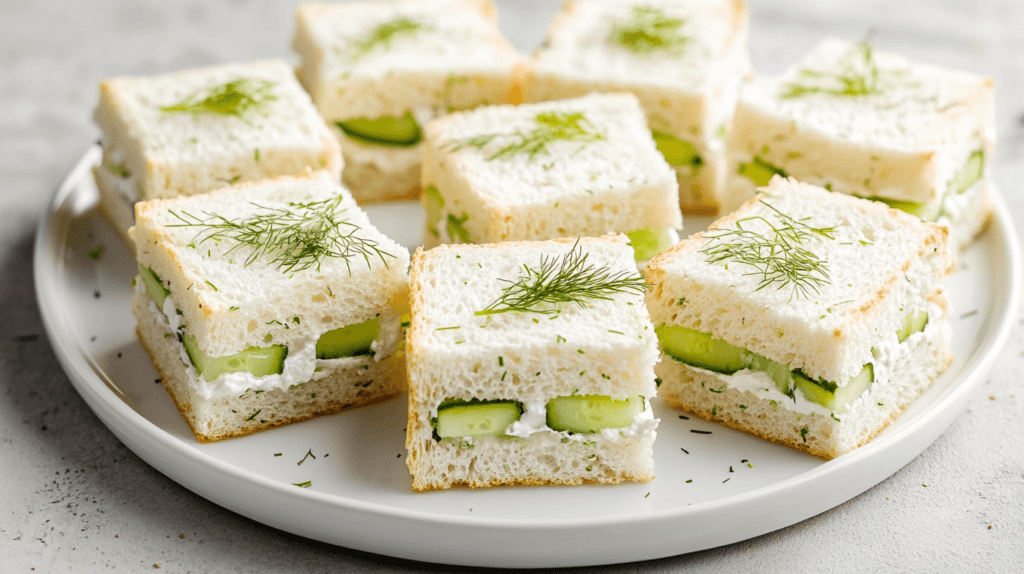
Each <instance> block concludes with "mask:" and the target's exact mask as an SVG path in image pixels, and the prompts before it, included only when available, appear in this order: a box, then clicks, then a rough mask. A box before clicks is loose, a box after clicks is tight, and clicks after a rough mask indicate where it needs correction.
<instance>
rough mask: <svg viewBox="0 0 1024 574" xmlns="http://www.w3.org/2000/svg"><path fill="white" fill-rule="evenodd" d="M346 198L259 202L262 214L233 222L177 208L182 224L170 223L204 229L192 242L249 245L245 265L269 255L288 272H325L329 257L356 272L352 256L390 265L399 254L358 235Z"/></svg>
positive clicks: (219, 216) (270, 262)
mask: <svg viewBox="0 0 1024 574" xmlns="http://www.w3.org/2000/svg"><path fill="white" fill-rule="evenodd" d="M342 199H343V196H341V195H339V196H337V197H334V198H331V199H325V200H322V201H311V202H306V203H292V202H289V203H288V207H287V208H279V207H263V206H261V205H258V204H255V203H254V204H253V205H255V206H256V207H257V208H259V209H260V210H262V212H258V213H254V214H253V215H250V216H249V217H247V218H245V219H242V220H230V219H227V218H225V217H223V216H221V215H217V214H215V213H209V212H203V215H204V216H205V217H198V216H196V215H193V214H191V213H188V212H187V211H180V212H175V211H171V212H170V213H171V215H173V216H174V217H176V218H177V219H178V220H179V221H181V223H178V224H171V225H168V227H198V228H202V230H201V231H199V233H197V234H196V236H195V238H193V240H192V242H193V243H194V244H197V245H198V244H202V243H203V242H206V241H213V242H214V243H220V242H221V241H223V240H230V241H233V242H234V245H232V246H231V247H230V248H229V249H228V250H227V251H226V252H225V253H224V255H228V254H230V253H232V252H233V251H235V250H236V249H240V248H248V249H249V250H250V253H249V255H248V256H247V257H246V258H245V262H244V263H243V266H245V267H248V266H249V265H251V264H252V263H253V262H255V261H257V260H259V259H266V261H267V264H268V265H273V266H276V268H277V269H278V270H279V271H281V272H282V273H286V274H288V273H297V272H299V271H304V270H306V269H310V268H315V269H316V270H317V271H320V265H321V264H322V263H323V262H324V260H326V259H328V258H337V259H342V260H343V261H344V262H345V266H346V267H347V268H348V272H349V274H350V275H351V274H352V266H351V259H352V258H356V257H361V258H362V259H364V260H365V261H366V266H367V267H372V265H371V264H370V259H371V258H374V259H376V258H380V260H381V262H382V263H384V266H385V267H386V266H387V264H388V263H387V260H386V259H385V257H392V258H393V257H394V255H392V254H390V253H388V252H386V251H383V250H382V249H380V247H379V246H378V243H377V241H374V240H373V239H368V238H365V237H359V236H358V235H356V232H357V231H359V230H360V227H359V226H358V225H356V224H354V223H352V222H350V221H349V220H347V219H345V218H343V217H341V215H342V214H343V213H344V211H345V210H344V209H339V206H340V205H341V201H342Z"/></svg>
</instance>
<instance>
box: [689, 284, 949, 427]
mask: <svg viewBox="0 0 1024 574" xmlns="http://www.w3.org/2000/svg"><path fill="white" fill-rule="evenodd" d="M943 328H949V324H948V323H947V322H946V321H944V320H943V316H942V308H941V307H939V306H938V305H936V304H935V303H929V304H928V324H927V325H926V326H925V328H924V330H923V331H918V332H917V333H914V334H913V335H910V336H909V337H907V338H906V339H905V340H904V341H903V342H902V343H900V342H899V340H898V338H897V336H896V333H893V334H892V335H891V336H890V337H888V338H886V339H885V340H884V341H881V342H879V343H878V344H877V345H875V346H874V347H873V354H874V360H873V361H871V362H870V364H871V365H872V369H873V371H874V378H875V380H874V382H873V383H872V384H871V386H869V387H868V388H867V389H865V391H864V392H863V393H861V395H860V396H859V397H857V398H856V399H855V400H854V401H853V402H852V403H850V404H849V405H848V409H847V410H848V411H849V410H854V409H856V408H857V407H859V406H860V405H861V404H863V403H864V402H865V401H869V400H871V399H870V397H871V395H872V393H873V392H875V390H876V389H878V388H880V387H882V386H884V385H887V384H889V382H890V381H891V380H892V375H893V373H894V372H895V371H896V370H897V369H898V368H900V367H902V366H903V364H904V363H905V362H906V361H907V360H908V359H909V358H910V355H911V354H912V353H913V352H914V350H915V349H917V347H918V346H919V345H921V344H931V343H932V342H934V341H936V340H938V338H939V333H940V329H943ZM687 367H689V368H690V369H693V370H694V371H696V372H698V373H701V374H703V375H705V376H706V377H713V378H715V379H718V380H719V381H721V382H723V383H725V385H726V388H728V389H736V390H738V391H746V392H748V393H750V394H752V395H754V396H756V397H757V398H759V399H762V400H766V401H775V403H777V404H779V405H782V406H783V407H784V408H786V409H788V410H791V411H794V412H797V413H800V414H807V415H809V414H818V415H821V416H825V417H831V416H833V413H832V411H830V410H829V409H828V408H826V407H824V406H822V405H820V404H818V403H816V402H813V401H809V400H807V399H806V398H805V397H804V395H803V392H801V391H800V389H799V388H794V392H793V397H788V396H786V394H785V393H783V392H782V391H780V390H779V387H778V386H777V385H776V384H775V381H774V380H772V378H771V377H770V376H769V375H768V373H765V372H764V371H754V370H751V369H742V370H740V371H737V372H735V373H733V374H732V375H725V374H722V373H716V372H714V371H709V370H707V369H701V368H699V367H694V366H692V365H687ZM848 382H849V381H845V382H844V383H843V384H842V385H839V386H841V387H842V386H846V383H848Z"/></svg>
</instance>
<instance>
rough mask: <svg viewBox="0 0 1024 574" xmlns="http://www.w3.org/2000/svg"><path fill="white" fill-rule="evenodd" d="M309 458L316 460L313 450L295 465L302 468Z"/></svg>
mask: <svg viewBox="0 0 1024 574" xmlns="http://www.w3.org/2000/svg"><path fill="white" fill-rule="evenodd" d="M313 396H314V397H316V393H313ZM307 458H312V459H313V460H316V455H315V454H313V449H309V450H307V451H306V456H304V457H302V460H300V461H299V462H297V463H295V464H297V465H299V466H302V463H304V462H306V459H307Z"/></svg>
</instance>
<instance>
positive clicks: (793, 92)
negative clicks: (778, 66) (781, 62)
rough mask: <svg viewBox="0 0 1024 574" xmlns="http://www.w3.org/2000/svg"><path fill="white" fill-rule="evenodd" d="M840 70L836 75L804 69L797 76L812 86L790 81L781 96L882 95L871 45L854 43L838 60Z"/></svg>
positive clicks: (788, 97) (790, 97)
mask: <svg viewBox="0 0 1024 574" xmlns="http://www.w3.org/2000/svg"><path fill="white" fill-rule="evenodd" d="M840 65H841V66H842V71H841V72H839V73H831V72H823V71H820V70H812V69H809V68H804V69H803V70H800V75H801V76H803V77H804V78H808V79H809V80H810V81H811V83H808V84H800V83H797V82H791V83H789V84H786V86H785V87H784V90H785V91H783V92H782V94H781V95H780V96H779V97H781V98H783V99H793V98H802V97H804V96H807V95H810V94H825V95H828V96H839V97H842V96H848V97H859V96H873V95H877V94H881V93H882V88H883V87H885V86H883V85H882V77H881V76H882V74H881V71H880V70H879V69H878V65H877V64H875V57H874V53H873V50H872V48H871V44H869V43H867V42H861V43H859V44H857V45H856V46H855V47H854V48H853V49H852V50H851V51H850V52H849V53H847V54H846V56H844V57H843V59H842V60H841V61H840Z"/></svg>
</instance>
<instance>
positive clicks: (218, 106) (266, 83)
mask: <svg viewBox="0 0 1024 574" xmlns="http://www.w3.org/2000/svg"><path fill="white" fill-rule="evenodd" d="M275 85H276V84H275V83H274V82H272V81H270V80H257V79H253V78H239V79H237V80H232V81H230V82H227V83H224V84H220V85H218V86H214V87H212V88H208V89H206V90H199V91H196V92H193V93H192V94H190V95H189V96H188V97H187V98H185V99H184V100H182V101H180V102H178V103H177V104H174V105H173V106H164V107H162V108H160V111H162V112H186V113H190V114H193V115H196V114H218V115H222V116H235V117H238V118H244V116H245V115H246V114H247V113H249V112H250V111H260V109H261V108H263V107H264V106H266V104H267V103H268V102H272V101H274V100H276V99H277V96H275V95H274V93H273V89H274V86H275Z"/></svg>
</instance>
